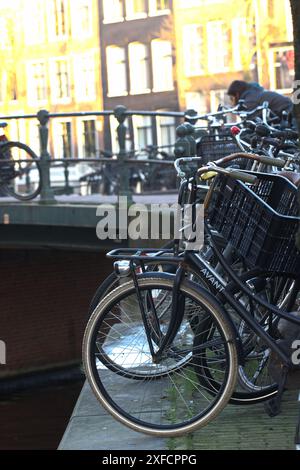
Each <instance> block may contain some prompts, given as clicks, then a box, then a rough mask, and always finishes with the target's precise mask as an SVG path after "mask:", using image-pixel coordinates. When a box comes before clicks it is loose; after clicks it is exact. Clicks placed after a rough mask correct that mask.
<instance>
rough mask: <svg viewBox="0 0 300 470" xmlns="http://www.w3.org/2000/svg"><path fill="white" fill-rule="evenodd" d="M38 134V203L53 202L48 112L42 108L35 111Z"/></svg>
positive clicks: (54, 201)
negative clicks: (39, 168) (39, 191)
mask: <svg viewBox="0 0 300 470" xmlns="http://www.w3.org/2000/svg"><path fill="white" fill-rule="evenodd" d="M37 118H38V121H39V123H40V125H39V136H40V153H41V155H40V166H41V174H42V175H41V176H42V189H41V195H40V204H55V203H56V199H55V197H54V192H53V190H52V189H51V182H50V161H51V157H50V154H49V152H48V138H49V129H48V123H49V112H48V111H46V110H44V109H42V110H41V111H39V112H38V113H37Z"/></svg>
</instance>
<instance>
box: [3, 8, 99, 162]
mask: <svg viewBox="0 0 300 470" xmlns="http://www.w3.org/2000/svg"><path fill="white" fill-rule="evenodd" d="M0 11H1V15H0V38H1V39H0V57H1V69H0V75H1V77H0V78H1V82H0V83H1V85H0V88H1V90H0V106H1V114H2V115H5V114H8V115H15V114H35V113H36V112H37V111H38V110H39V109H47V110H48V111H50V112H51V113H56V112H59V113H63V112H76V111H89V110H90V111H97V110H102V109H103V104H102V86H101V73H100V69H101V64H100V57H101V54H100V43H99V13H98V0H10V1H9V2H7V1H6V0H1V1H0ZM9 130H10V136H11V137H12V138H19V139H20V140H22V141H26V142H27V143H29V144H30V146H31V147H32V148H33V149H35V150H36V151H39V142H38V127H37V121H36V120H30V121H25V120H20V121H19V122H18V123H17V122H14V121H12V122H10V124H9ZM101 131H102V123H101V121H98V120H96V118H94V117H91V118H80V119H78V118H76V119H72V118H65V119H52V120H51V136H52V139H51V149H50V150H51V153H52V154H53V155H55V157H56V158H61V157H77V156H79V157H84V156H85V154H86V153H87V152H88V153H89V155H90V156H92V155H93V154H95V153H96V151H97V147H99V145H100V142H101V135H102V132H101Z"/></svg>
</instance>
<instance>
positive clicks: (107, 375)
mask: <svg viewBox="0 0 300 470" xmlns="http://www.w3.org/2000/svg"><path fill="white" fill-rule="evenodd" d="M173 282H174V276H164V275H160V274H157V275H155V274H153V273H151V274H150V273H149V275H146V276H139V278H138V283H139V287H140V291H141V298H142V303H143V306H144V309H145V312H146V315H147V324H148V328H149V331H150V334H151V338H152V345H153V348H154V349H155V350H157V349H158V347H159V340H158V337H157V335H155V334H153V331H154V329H153V330H152V316H151V311H150V310H151V309H149V296H151V297H152V299H153V302H154V305H155V308H156V309H157V313H158V314H160V330H161V332H162V338H163V337H164V334H165V332H166V330H167V328H168V325H169V322H170V318H171V307H172V302H170V299H171V298H172V288H173ZM180 294H181V295H182V296H183V298H184V308H185V312H184V319H183V321H182V324H181V327H180V328H179V330H178V332H177V335H176V337H175V339H174V341H173V343H172V344H171V345H170V346H169V347H168V348H167V349H166V350H165V351H164V353H163V355H162V358H161V359H160V360H159V361H158V362H154V361H153V359H152V356H151V353H150V348H149V343H148V340H147V335H146V330H145V326H144V323H143V320H142V315H141V304H140V303H139V299H138V298H137V293H136V290H135V287H134V284H133V282H132V281H130V282H127V283H126V284H123V285H121V286H119V287H117V288H116V289H115V290H114V291H112V292H110V295H109V296H106V297H105V299H103V300H102V301H101V302H100V304H99V305H98V306H97V307H96V310H95V311H94V313H93V315H92V317H91V318H90V321H89V323H88V326H87V329H86V331H85V335H84V342H83V362H84V367H85V371H86V376H87V379H88V381H89V383H90V385H91V387H92V390H93V392H94V393H95V395H96V397H97V399H98V400H99V401H100V403H101V404H102V405H103V406H104V407H105V408H106V410H107V411H108V412H109V413H111V414H112V415H113V416H114V417H115V418H116V419H117V420H119V421H120V422H121V423H123V424H124V425H126V426H128V427H130V428H132V429H134V430H135V431H139V432H144V433H146V434H152V435H157V436H161V437H174V436H178V435H182V434H185V433H188V432H192V431H194V430H196V429H198V428H199V427H201V426H204V425H205V424H207V423H208V422H210V421H211V420H212V419H214V417H216V416H217V414H219V413H220V412H221V411H222V409H223V408H224V406H225V405H226V403H227V402H228V400H229V399H230V396H231V393H232V392H233V390H234V387H235V383H236V378H237V364H238V360H237V352H236V346H235V341H234V334H233V332H232V329H231V326H230V323H229V322H227V319H226V318H227V317H226V313H225V312H223V310H222V308H221V307H220V306H219V304H217V303H216V302H215V300H214V299H213V297H212V296H211V295H210V294H209V293H208V292H206V291H204V290H203V289H198V288H197V286H195V285H194V284H193V283H191V282H188V281H184V282H183V284H182V286H181V288H180ZM152 313H153V312H152ZM193 317H197V324H198V325H201V324H202V323H203V325H205V324H206V322H207V321H208V320H209V321H210V324H211V323H213V324H214V328H215V333H214V336H213V337H212V338H210V344H211V345H213V346H214V349H213V348H212V353H211V354H212V356H213V355H214V357H215V361H214V362H213V366H211V367H212V368H213V369H214V370H213V373H214V374H215V375H216V376H217V377H218V383H220V384H221V386H220V388H219V390H218V392H217V393H216V395H214V396H212V395H211V393H209V392H208V391H207V390H206V388H205V387H203V386H202V384H201V383H199V381H198V379H197V376H196V372H195V370H194V369H195V358H197V357H198V356H201V354H202V351H203V350H205V349H206V345H205V344H197V348H195V347H194V337H195V333H194V329H193V328H192V323H193V322H192V321H191V320H192V319H193ZM199 328H200V327H199ZM202 332H203V330H201V333H202ZM162 338H161V339H162ZM133 379H135V380H133Z"/></svg>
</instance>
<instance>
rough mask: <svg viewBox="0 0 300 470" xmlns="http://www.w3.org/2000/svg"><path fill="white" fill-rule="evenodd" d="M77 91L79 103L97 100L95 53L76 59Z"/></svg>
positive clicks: (79, 56)
mask: <svg viewBox="0 0 300 470" xmlns="http://www.w3.org/2000/svg"><path fill="white" fill-rule="evenodd" d="M74 68H75V76H76V81H75V90H76V98H77V100H78V101H94V100H95V99H96V71H95V57H94V54H93V53H87V54H82V55H78V56H76V57H75V58H74Z"/></svg>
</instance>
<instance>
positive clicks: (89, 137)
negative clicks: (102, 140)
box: [78, 118, 98, 158]
mask: <svg viewBox="0 0 300 470" xmlns="http://www.w3.org/2000/svg"><path fill="white" fill-rule="evenodd" d="M78 130H79V132H78V152H79V157H80V158H96V156H97V150H98V146H97V129H96V121H95V119H93V118H92V119H88V118H85V119H83V120H82V121H79V127H78Z"/></svg>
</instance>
